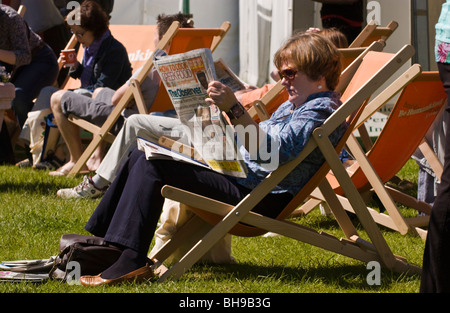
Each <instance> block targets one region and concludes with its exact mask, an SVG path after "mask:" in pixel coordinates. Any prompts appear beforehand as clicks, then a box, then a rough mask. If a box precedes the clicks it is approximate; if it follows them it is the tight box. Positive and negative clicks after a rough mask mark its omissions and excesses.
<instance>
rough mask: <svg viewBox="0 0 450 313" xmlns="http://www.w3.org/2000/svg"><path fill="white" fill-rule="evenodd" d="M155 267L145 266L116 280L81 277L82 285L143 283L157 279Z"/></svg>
mask: <svg viewBox="0 0 450 313" xmlns="http://www.w3.org/2000/svg"><path fill="white" fill-rule="evenodd" d="M153 269H154V266H153V265H149V264H147V265H145V266H143V267H141V268H138V269H137V270H135V271H132V272H130V273H128V274H125V275H123V276H121V277H119V278H114V279H104V278H102V277H101V275H102V274H99V275H96V276H89V275H86V276H81V277H80V283H81V284H82V285H83V286H91V287H95V286H101V285H116V284H119V283H123V282H136V283H141V282H145V281H149V280H151V279H152V278H153V277H155V273H154V271H153Z"/></svg>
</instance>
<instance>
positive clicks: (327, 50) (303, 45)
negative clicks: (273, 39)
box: [274, 33, 341, 90]
mask: <svg viewBox="0 0 450 313" xmlns="http://www.w3.org/2000/svg"><path fill="white" fill-rule="evenodd" d="M274 63H275V66H276V67H277V68H278V69H280V68H281V66H282V65H283V64H285V63H293V64H294V65H295V67H296V68H295V69H296V70H297V71H299V72H302V73H303V74H305V75H306V76H308V77H309V79H311V80H313V81H316V80H318V79H319V78H320V77H324V78H325V82H326V84H327V87H328V89H330V90H334V89H335V88H336V86H337V84H338V82H339V77H340V75H341V55H340V53H339V51H338V49H337V48H336V46H335V45H334V44H333V43H332V42H331V41H330V40H329V39H327V38H325V37H324V36H322V35H319V34H316V33H298V34H295V35H293V36H292V37H291V38H289V39H288V40H287V41H286V42H285V43H284V44H283V46H282V47H281V48H280V49H279V50H278V51H277V52H276V53H275V56H274Z"/></svg>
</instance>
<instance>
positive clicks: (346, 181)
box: [313, 128, 397, 269]
mask: <svg viewBox="0 0 450 313" xmlns="http://www.w3.org/2000/svg"><path fill="white" fill-rule="evenodd" d="M313 137H314V139H315V141H316V142H317V145H318V146H319V148H320V150H321V151H322V153H323V155H324V157H325V159H326V161H327V163H328V164H329V165H330V168H331V170H332V171H333V173H334V174H335V176H336V177H337V178H338V181H339V183H340V185H341V187H342V189H343V190H344V192H345V194H346V196H347V198H348V199H349V201H350V202H351V204H352V207H353V208H354V210H355V213H356V215H357V216H358V219H359V221H360V222H361V224H362V225H363V227H364V230H365V231H366V232H367V234H368V235H369V237H370V239H371V241H372V243H373V245H374V246H375V247H376V249H377V251H378V253H379V255H380V257H381V259H382V260H383V263H384V265H385V266H386V267H387V268H390V269H393V268H394V267H395V266H396V263H397V262H396V259H395V256H394V254H393V253H392V251H391V249H390V248H389V246H388V244H387V243H386V240H385V239H384V237H383V235H382V234H381V232H380V229H379V228H378V226H377V225H376V224H375V222H374V220H373V218H372V216H371V215H370V213H369V212H368V211H367V207H366V204H365V203H364V201H363V199H362V198H361V196H360V194H359V192H358V190H357V189H356V187H355V185H353V182H352V180H351V178H350V176H348V173H347V171H346V170H345V168H344V166H343V165H342V163H341V161H340V160H339V157H338V156H337V154H336V152H335V151H334V147H333V145H332V144H331V142H330V140H329V139H328V137H327V136H326V135H325V134H324V132H323V130H322V129H321V128H318V129H316V130H315V131H314V133H313Z"/></svg>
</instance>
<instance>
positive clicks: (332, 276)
mask: <svg viewBox="0 0 450 313" xmlns="http://www.w3.org/2000/svg"><path fill="white" fill-rule="evenodd" d="M191 271H194V272H200V273H201V277H202V278H203V279H218V278H219V277H221V276H222V277H229V276H230V275H232V277H233V278H234V279H237V280H242V281H255V282H257V281H260V280H265V279H270V280H272V281H278V282H280V283H282V284H290V285H301V284H307V283H311V284H322V285H325V286H328V287H323V288H324V289H326V288H329V287H333V286H334V288H336V287H339V289H343V290H349V291H353V290H358V292H361V291H368V292H370V291H374V290H377V289H379V288H380V287H381V288H382V289H390V288H391V287H392V286H394V285H397V284H398V283H399V282H401V281H403V280H405V281H410V280H417V279H419V280H420V276H419V275H407V274H404V273H394V272H392V271H390V270H387V269H382V270H381V273H380V278H381V281H380V285H373V286H371V285H369V284H368V282H367V277H368V275H369V273H370V272H371V270H367V269H366V267H365V265H364V264H361V265H333V266H318V267H311V268H303V267H289V266H277V265H275V266H261V265H255V264H250V263H238V264H227V265H196V266H194V267H193V268H192V270H191ZM318 292H320V290H319V291H318Z"/></svg>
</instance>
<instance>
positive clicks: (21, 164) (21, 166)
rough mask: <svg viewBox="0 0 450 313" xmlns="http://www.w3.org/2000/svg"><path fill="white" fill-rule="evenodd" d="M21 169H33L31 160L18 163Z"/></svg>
mask: <svg viewBox="0 0 450 313" xmlns="http://www.w3.org/2000/svg"><path fill="white" fill-rule="evenodd" d="M16 166H17V167H19V168H25V167H31V161H30V160H29V159H25V160H22V161H20V162H17V163H16Z"/></svg>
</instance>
